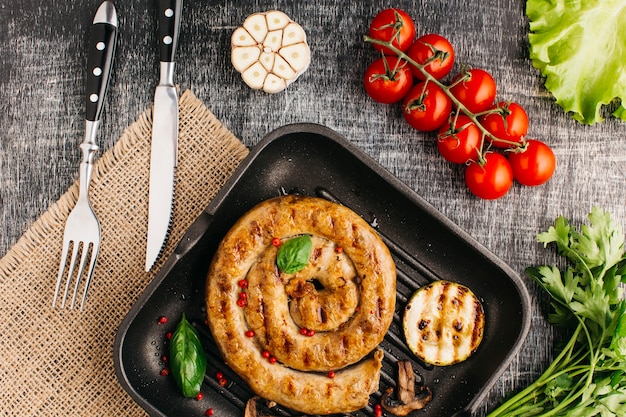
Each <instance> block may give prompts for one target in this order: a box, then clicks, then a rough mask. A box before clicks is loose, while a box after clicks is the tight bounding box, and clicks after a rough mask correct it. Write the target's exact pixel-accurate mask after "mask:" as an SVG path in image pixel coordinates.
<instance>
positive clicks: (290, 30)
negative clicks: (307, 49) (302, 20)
mask: <svg viewBox="0 0 626 417" xmlns="http://www.w3.org/2000/svg"><path fill="white" fill-rule="evenodd" d="M302 42H306V33H305V32H304V29H302V26H300V25H299V24H297V23H294V22H291V23H289V24H288V25H287V26H286V27H285V29H284V30H283V46H288V45H293V44H295V43H302Z"/></svg>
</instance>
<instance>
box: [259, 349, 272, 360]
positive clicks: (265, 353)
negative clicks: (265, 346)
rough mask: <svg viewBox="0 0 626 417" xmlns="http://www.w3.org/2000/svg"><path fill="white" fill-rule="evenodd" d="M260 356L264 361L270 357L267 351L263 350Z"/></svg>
mask: <svg viewBox="0 0 626 417" xmlns="http://www.w3.org/2000/svg"><path fill="white" fill-rule="evenodd" d="M261 356H263V357H264V358H265V359H269V357H270V356H272V355H271V353H270V351H269V350H264V351H263V352H261Z"/></svg>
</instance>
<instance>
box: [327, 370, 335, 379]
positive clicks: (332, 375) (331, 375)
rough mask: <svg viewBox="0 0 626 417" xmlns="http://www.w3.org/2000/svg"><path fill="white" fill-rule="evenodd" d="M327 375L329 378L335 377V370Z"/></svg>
mask: <svg viewBox="0 0 626 417" xmlns="http://www.w3.org/2000/svg"><path fill="white" fill-rule="evenodd" d="M326 376H328V377H329V378H331V379H332V378H334V377H335V371H328V374H326Z"/></svg>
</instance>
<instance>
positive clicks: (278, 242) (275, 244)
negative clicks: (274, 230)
mask: <svg viewBox="0 0 626 417" xmlns="http://www.w3.org/2000/svg"><path fill="white" fill-rule="evenodd" d="M272 246H276V247H279V246H280V238H278V237H275V238H274V239H272Z"/></svg>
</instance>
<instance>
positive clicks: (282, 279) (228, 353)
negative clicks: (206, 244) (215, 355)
mask: <svg viewBox="0 0 626 417" xmlns="http://www.w3.org/2000/svg"><path fill="white" fill-rule="evenodd" d="M304 234H308V235H310V236H311V240H312V250H311V253H310V257H309V261H308V263H307V264H306V266H305V267H304V269H302V270H300V271H298V272H295V273H291V274H287V273H285V272H283V271H281V270H280V269H279V268H278V267H277V261H276V259H277V252H278V248H277V247H276V246H274V245H273V244H272V241H274V243H276V239H277V238H279V239H281V240H282V241H283V242H284V241H286V240H289V239H291V238H293V237H295V236H300V235H304ZM338 248H339V249H338ZM242 292H245V297H242V296H241V293H242ZM242 298H243V299H245V302H242V301H240V300H241V299H242ZM395 299H396V281H395V265H394V263H393V259H392V258H391V255H390V254H389V250H388V249H387V247H386V246H385V245H384V243H383V242H382V241H381V239H380V237H379V236H378V235H377V234H376V232H375V231H374V230H373V229H372V228H371V227H370V225H369V224H367V222H365V221H364V220H363V219H362V218H361V217H359V216H358V215H357V214H356V213H354V212H353V211H351V210H350V209H348V208H346V207H344V206H342V205H339V204H336V203H332V202H329V201H327V200H324V199H320V198H315V197H303V196H294V195H288V196H281V197H276V198H273V199H270V200H266V201H264V202H262V203H260V204H258V205H257V206H255V207H254V208H253V209H252V210H250V211H249V212H248V213H246V214H245V215H244V216H243V217H241V218H240V219H239V220H238V221H237V222H236V224H235V225H234V226H233V227H232V228H231V230H230V231H229V232H228V233H227V234H226V236H225V237H224V239H223V240H222V242H221V243H220V245H219V247H218V249H217V251H216V253H215V255H214V258H213V261H212V263H211V267H210V269H209V273H208V277H207V300H206V302H207V314H208V323H209V326H210V328H211V331H212V333H213V336H214V339H215V341H216V343H217V345H218V347H219V349H220V352H221V353H222V356H223V357H224V360H225V362H226V363H227V364H228V365H229V366H230V367H231V368H232V369H233V370H234V371H235V372H236V373H237V374H238V375H239V376H240V377H241V378H242V379H244V380H245V381H246V382H247V383H248V384H249V385H250V387H251V388H252V389H253V390H254V391H255V392H256V393H257V394H258V395H260V396H262V397H264V398H266V399H268V400H272V401H275V402H277V403H279V404H282V405H284V406H286V407H289V408H291V409H293V410H296V411H300V412H304V413H307V414H327V413H346V412H351V411H354V410H357V409H359V408H362V407H364V406H366V405H367V402H368V400H369V395H370V394H371V393H372V392H374V391H375V390H376V389H378V382H379V377H380V368H381V365H382V359H383V353H382V351H380V350H378V349H377V346H378V344H379V343H380V342H381V341H382V340H383V338H384V336H385V334H386V332H387V330H388V328H389V325H390V324H391V321H392V319H393V313H394V308H395ZM268 356H270V357H271V358H275V359H276V363H271V362H273V361H269V360H268ZM330 375H332V376H333V377H332V378H331V377H329V376H330Z"/></svg>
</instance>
